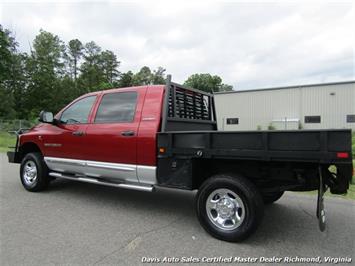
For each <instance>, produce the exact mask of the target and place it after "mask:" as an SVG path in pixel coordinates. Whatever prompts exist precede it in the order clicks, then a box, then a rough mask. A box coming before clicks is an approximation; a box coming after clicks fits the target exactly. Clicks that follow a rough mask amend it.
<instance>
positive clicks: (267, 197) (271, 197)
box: [263, 191, 284, 204]
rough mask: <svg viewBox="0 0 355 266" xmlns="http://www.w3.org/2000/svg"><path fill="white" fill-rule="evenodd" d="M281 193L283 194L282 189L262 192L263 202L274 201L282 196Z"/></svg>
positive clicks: (269, 202)
mask: <svg viewBox="0 0 355 266" xmlns="http://www.w3.org/2000/svg"><path fill="white" fill-rule="evenodd" d="M283 194H284V192H283V191H279V192H274V193H268V194H263V201H264V204H271V203H274V202H275V201H277V200H279V199H280V198H281V197H282V195H283Z"/></svg>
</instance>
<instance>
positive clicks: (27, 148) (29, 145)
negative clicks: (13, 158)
mask: <svg viewBox="0 0 355 266" xmlns="http://www.w3.org/2000/svg"><path fill="white" fill-rule="evenodd" d="M19 152H20V158H19V159H20V160H21V161H22V159H23V157H25V156H26V154H28V153H30V152H39V153H41V154H42V152H41V149H40V148H39V147H38V146H37V144H35V143H33V142H26V143H24V144H22V145H21V146H20V148H19Z"/></svg>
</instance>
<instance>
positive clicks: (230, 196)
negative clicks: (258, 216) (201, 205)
mask: <svg viewBox="0 0 355 266" xmlns="http://www.w3.org/2000/svg"><path fill="white" fill-rule="evenodd" d="M206 212H207V216H208V218H209V219H210V221H211V222H212V223H213V224H214V225H215V226H217V227H218V228H220V229H222V230H234V229H236V228H238V227H239V226H240V225H241V224H242V223H243V221H244V218H245V207H244V204H243V201H242V200H241V198H240V197H239V196H238V195H237V194H236V193H235V192H233V191H232V190H230V189H224V188H220V189H216V190H214V191H213V192H212V193H211V194H210V195H209V196H208V198H207V201H206Z"/></svg>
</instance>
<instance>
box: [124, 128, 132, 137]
mask: <svg viewBox="0 0 355 266" xmlns="http://www.w3.org/2000/svg"><path fill="white" fill-rule="evenodd" d="M121 135H122V136H125V137H130V136H134V131H132V130H127V131H122V132H121Z"/></svg>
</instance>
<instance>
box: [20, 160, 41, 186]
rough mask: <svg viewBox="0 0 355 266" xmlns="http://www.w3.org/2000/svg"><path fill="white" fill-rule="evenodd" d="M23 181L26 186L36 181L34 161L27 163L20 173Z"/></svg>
mask: <svg viewBox="0 0 355 266" xmlns="http://www.w3.org/2000/svg"><path fill="white" fill-rule="evenodd" d="M22 177H23V181H24V182H25V183H26V184H27V185H32V184H33V183H34V182H36V180H37V166H36V164H35V162H34V161H31V160H29V161H27V162H26V163H25V166H24V168H23V173H22Z"/></svg>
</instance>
